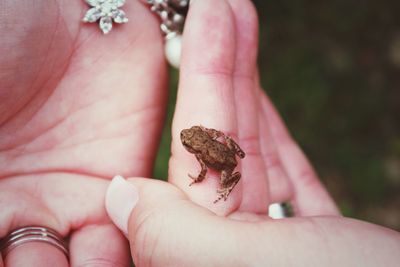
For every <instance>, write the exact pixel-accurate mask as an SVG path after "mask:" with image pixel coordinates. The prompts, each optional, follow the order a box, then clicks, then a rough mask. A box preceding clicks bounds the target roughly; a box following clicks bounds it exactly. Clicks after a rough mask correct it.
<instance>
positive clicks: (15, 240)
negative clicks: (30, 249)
mask: <svg viewBox="0 0 400 267" xmlns="http://www.w3.org/2000/svg"><path fill="white" fill-rule="evenodd" d="M28 242H43V243H47V244H50V245H52V246H54V247H56V248H58V249H59V250H61V251H62V252H63V253H64V254H65V256H66V257H67V258H68V255H69V253H68V247H67V244H66V242H65V241H64V240H63V238H62V237H61V235H60V234H58V233H57V232H56V231H54V230H52V229H49V228H46V227H41V226H27V227H22V228H19V229H16V230H14V231H13V232H11V233H10V234H8V235H7V236H6V237H4V238H3V239H1V240H0V251H1V253H2V255H3V257H5V256H6V255H7V254H8V253H9V252H10V251H11V250H13V249H14V248H16V247H18V246H20V245H22V244H25V243H28Z"/></svg>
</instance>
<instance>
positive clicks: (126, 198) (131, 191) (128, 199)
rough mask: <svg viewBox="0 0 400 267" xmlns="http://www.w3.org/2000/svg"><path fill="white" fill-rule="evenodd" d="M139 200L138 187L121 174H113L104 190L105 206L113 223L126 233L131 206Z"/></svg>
mask: <svg viewBox="0 0 400 267" xmlns="http://www.w3.org/2000/svg"><path fill="white" fill-rule="evenodd" d="M138 201H139V192H138V189H137V188H136V187H135V186H134V185H133V184H132V183H128V182H127V181H126V180H125V179H124V178H123V177H122V176H119V175H117V176H115V177H114V178H113V179H112V181H111V183H110V185H109V186H108V188H107V192H106V201H105V206H106V210H107V213H108V215H109V216H110V218H111V220H112V221H113V222H114V224H115V225H116V226H117V227H118V228H119V229H120V230H121V231H122V232H123V233H124V234H125V235H127V234H128V221H129V217H130V215H131V213H132V210H133V208H134V207H135V206H136V204H137V203H138Z"/></svg>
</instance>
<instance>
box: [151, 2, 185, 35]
mask: <svg viewBox="0 0 400 267" xmlns="http://www.w3.org/2000/svg"><path fill="white" fill-rule="evenodd" d="M189 1H190V0H147V3H148V4H150V5H151V11H153V12H155V13H156V14H157V15H158V16H159V17H160V19H161V25H160V28H161V31H162V32H163V33H164V35H165V38H167V39H168V38H171V37H173V36H175V35H177V34H182V31H183V25H184V23H185V16H186V13H187V10H188V7H189Z"/></svg>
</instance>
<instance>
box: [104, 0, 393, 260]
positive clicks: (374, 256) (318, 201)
mask: <svg viewBox="0 0 400 267" xmlns="http://www.w3.org/2000/svg"><path fill="white" fill-rule="evenodd" d="M256 25H257V20H256V14H255V12H254V9H253V7H252V6H251V4H250V1H247V0H246V1H245V0H226V1H225V0H221V1H212V0H203V1H195V2H193V4H192V6H191V10H190V11H189V15H188V18H187V22H186V28H185V33H184V42H183V54H182V64H181V74H180V76H181V80H180V87H179V93H178V103H177V109H176V113H175V117H174V124H173V134H172V135H173V143H172V157H171V160H170V171H169V181H170V182H171V184H168V183H165V182H161V181H155V180H151V179H143V178H132V179H129V180H128V182H126V181H125V180H124V179H122V178H121V177H117V178H115V179H114V180H113V181H112V183H111V185H110V187H109V189H108V192H107V197H106V205H107V211H108V213H109V215H110V216H111V218H112V219H113V221H114V222H115V223H116V224H117V225H118V226H119V228H120V229H121V230H122V231H124V232H125V233H126V235H127V236H128V237H129V240H130V244H131V253H132V256H133V259H134V262H135V264H136V266H293V265H296V266H297V265H298V266H377V265H382V266H395V264H397V262H396V253H397V252H396V251H398V250H399V249H400V241H399V240H400V238H399V235H398V234H396V233H395V232H394V231H391V230H388V229H384V228H381V227H379V226H374V225H371V224H367V223H364V222H361V221H356V220H351V219H346V218H343V217H341V216H340V214H339V211H338V209H337V208H336V205H335V204H334V202H333V201H332V199H331V198H330V197H329V195H328V194H327V192H326V190H325V189H324V188H323V186H322V185H321V183H320V182H319V181H318V179H317V177H316V175H315V173H314V171H313V169H312V167H311V165H310V164H309V162H308V161H307V159H306V158H305V156H304V155H303V153H302V152H301V150H300V149H299V147H298V146H297V145H296V143H295V142H294V141H293V140H292V138H291V137H290V135H289V134H288V132H287V130H286V128H285V126H284V124H283V122H282V120H281V119H280V117H279V115H278V113H277V112H276V110H275V108H274V107H273V105H272V104H271V102H270V101H269V99H268V98H267V97H266V96H265V95H264V93H263V92H262V91H261V89H260V88H259V84H258V82H257V70H256V52H255V51H256V44H257V40H256V36H257V30H256V27H257V26H256ZM199 124H201V125H203V126H206V127H211V128H216V129H218V130H222V131H223V132H226V133H228V134H230V135H231V136H232V137H233V138H234V139H235V140H237V142H238V143H239V145H240V146H241V147H242V148H243V150H244V151H245V152H246V154H247V156H246V158H244V159H243V160H242V165H241V166H240V168H239V171H240V172H241V173H242V179H241V182H239V185H238V186H237V187H236V188H235V189H234V191H233V192H232V194H231V195H230V196H229V198H228V200H227V201H226V202H223V201H220V202H218V203H217V204H213V201H214V200H215V198H216V196H217V195H216V189H217V188H218V181H219V177H218V174H215V173H212V172H211V173H209V174H208V175H207V178H206V179H205V180H204V181H203V182H201V183H199V184H195V185H193V186H192V187H189V186H188V185H189V183H190V179H189V178H188V177H187V173H188V172H189V173H196V171H198V169H199V166H198V163H197V161H196V160H195V158H194V156H193V155H191V154H189V153H188V152H187V151H185V150H184V148H183V146H182V144H181V143H180V139H179V134H180V131H181V130H182V129H184V128H188V127H190V126H192V125H199ZM240 183H241V184H240ZM281 201H290V202H291V203H292V204H293V206H294V208H295V215H296V217H295V218H288V219H282V220H272V219H270V218H269V217H268V216H267V207H268V204H269V203H273V202H281ZM131 211H132V212H131ZM219 215H223V216H219ZM365 237H368V238H365ZM372 251H373V253H372Z"/></svg>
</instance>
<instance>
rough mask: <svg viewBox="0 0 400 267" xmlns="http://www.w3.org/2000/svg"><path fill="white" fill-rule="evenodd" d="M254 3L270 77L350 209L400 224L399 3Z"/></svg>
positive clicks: (164, 162)
mask: <svg viewBox="0 0 400 267" xmlns="http://www.w3.org/2000/svg"><path fill="white" fill-rule="evenodd" d="M254 2H255V5H256V7H257V10H258V13H259V17H260V55H259V66H260V69H261V70H260V73H261V79H262V84H263V87H264V89H265V90H266V92H267V93H268V94H269V95H270V97H271V98H272V100H273V101H274V103H275V104H276V106H277V108H278V110H279V111H280V112H281V114H282V116H283V118H284V119H285V121H286V123H287V125H288V127H289V129H290V130H291V132H292V134H293V136H294V137H295V139H296V140H297V141H298V143H299V144H300V146H301V147H302V148H303V149H304V151H305V152H306V154H307V155H308V156H309V158H310V160H311V161H312V162H313V164H314V166H315V168H316V169H317V171H318V173H319V174H320V177H321V179H322V181H323V182H324V184H325V185H326V186H327V188H328V190H329V192H330V193H331V194H332V195H333V197H334V199H335V200H336V202H337V203H338V204H339V206H340V208H341V210H342V212H343V213H344V214H345V215H346V216H350V217H355V218H360V219H363V220H367V221H370V222H374V223H378V224H381V225H385V226H388V227H391V228H394V229H397V230H400V15H399V11H400V1H372V0H371V1H367V0H364V1H355V0H342V1H329V2H325V1H305V0H302V1H266V0H259V1H254ZM171 77H172V79H171V81H170V88H171V93H170V100H169V106H168V118H167V121H166V124H165V129H164V133H163V139H162V143H161V147H160V151H159V153H158V156H157V161H156V165H155V170H154V175H155V177H157V178H165V177H167V168H168V159H169V153H170V152H169V146H170V140H171V135H170V130H171V128H170V127H171V119H172V115H173V111H174V104H175V98H176V87H177V77H178V73H177V72H176V71H171Z"/></svg>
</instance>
